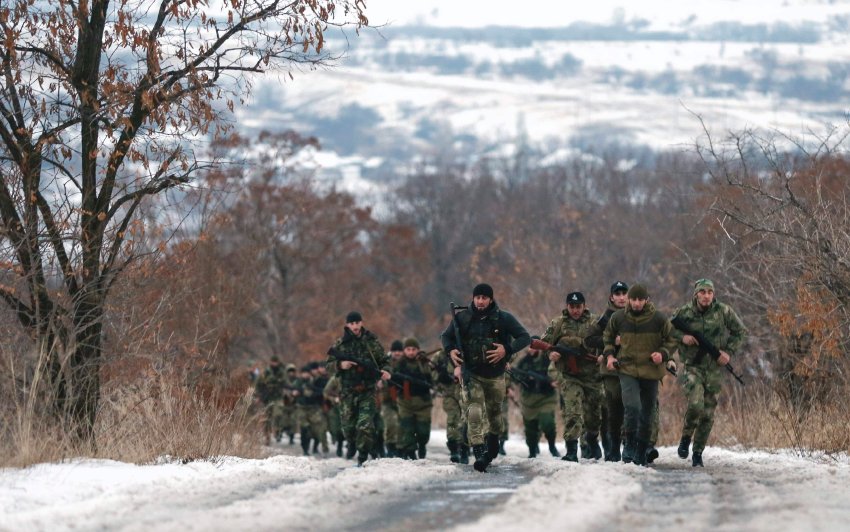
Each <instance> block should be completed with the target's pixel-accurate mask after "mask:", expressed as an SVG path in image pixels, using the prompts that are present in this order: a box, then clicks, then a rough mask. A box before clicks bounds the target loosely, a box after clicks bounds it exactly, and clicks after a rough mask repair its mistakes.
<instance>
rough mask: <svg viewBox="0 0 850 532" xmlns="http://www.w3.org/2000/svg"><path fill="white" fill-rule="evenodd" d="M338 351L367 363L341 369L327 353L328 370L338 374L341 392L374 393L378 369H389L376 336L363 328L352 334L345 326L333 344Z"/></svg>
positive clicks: (387, 358)
mask: <svg viewBox="0 0 850 532" xmlns="http://www.w3.org/2000/svg"><path fill="white" fill-rule="evenodd" d="M333 346H334V347H335V348H336V349H337V350H338V351H340V352H341V353H344V354H346V355H352V356H355V357H357V358H360V359H361V360H364V361H365V362H366V363H367V364H368V365H370V366H371V365H372V364H374V366H373V367H371V368H370V367H367V365H364V364H358V365H357V366H354V367H352V368H350V369H347V370H343V369H342V367H341V366H340V361H338V360H337V359H336V357H334V356H333V355H330V354H329V355H328V361H327V366H328V371H332V372H336V373H337V374H338V375H339V379H340V383H341V385H342V393H343V394H346V393H352V392H356V393H363V392H369V393H375V384H376V383H377V382H378V379H380V378H381V375H380V371H381V370H383V371H390V363H389V357H387V354H386V351H385V350H384V347H383V346H382V345H381V342H379V341H378V337H377V336H375V335H374V334H372V333H371V332H370V331H367V330H366V329H363V330H362V331H361V332H360V336H354V334H352V333H351V330H349V329H348V328H347V327H346V328H345V331H344V332H343V334H342V337H341V338H340V339H338V340H337V341H336V342H335V343H334V345H333Z"/></svg>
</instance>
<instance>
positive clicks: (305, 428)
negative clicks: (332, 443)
mask: <svg viewBox="0 0 850 532" xmlns="http://www.w3.org/2000/svg"><path fill="white" fill-rule="evenodd" d="M298 424H299V425H300V426H301V438H302V440H304V439H307V438H313V439H315V440H317V441H319V442H321V444H322V452H325V453H326V452H328V422H327V419H326V418H325V412H324V410H322V407H321V405H310V406H299V407H298ZM306 444H307V442H303V441H302V443H301V445H302V447H303V446H304V445H306Z"/></svg>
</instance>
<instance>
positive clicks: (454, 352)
mask: <svg viewBox="0 0 850 532" xmlns="http://www.w3.org/2000/svg"><path fill="white" fill-rule="evenodd" d="M449 356H450V357H451V358H452V362H454V363H455V366H460V365H461V364H463V360H462V359H461V358H460V351H459V350H457V349H452V350H451V351H449Z"/></svg>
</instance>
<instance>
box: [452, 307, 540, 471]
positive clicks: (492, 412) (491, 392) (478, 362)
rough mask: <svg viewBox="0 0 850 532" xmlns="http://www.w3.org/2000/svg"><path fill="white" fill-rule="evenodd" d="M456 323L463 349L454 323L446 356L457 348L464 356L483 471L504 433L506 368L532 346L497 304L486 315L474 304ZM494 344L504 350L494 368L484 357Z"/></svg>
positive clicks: (472, 436)
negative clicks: (502, 347) (456, 334)
mask: <svg viewBox="0 0 850 532" xmlns="http://www.w3.org/2000/svg"><path fill="white" fill-rule="evenodd" d="M456 319H457V322H458V323H459V327H460V329H459V333H460V338H461V342H462V345H460V346H458V345H456V340H455V330H454V325H453V324H454V320H453V322H452V323H450V324H449V326H448V327H447V328H446V329H445V330H444V331H443V333H442V335H441V340H442V343H443V350H445V351H446V352H447V353H450V352H451V351H452V350H453V349H456V348H458V349H460V351H461V352H462V353H463V354H464V356H465V360H464V363H463V366H465V367H463V368H462V369H463V370H464V371H465V380H466V381H467V382H464V383H463V391H462V394H463V395H462V397H463V405H464V410H465V411H466V421H467V428H468V434H467V436H468V438H469V443H470V444H472V448H473V452H474V453H475V458H476V460H475V461H476V469H478V470H479V471H483V470H484V469H486V467H487V466H488V465H489V463H490V462H491V461H492V460H493V458H495V457H496V456H497V454H498V451H499V435H500V434H502V432H503V427H502V402H503V401H504V400H505V364H506V363H507V362H508V361H509V360H510V359H511V357H512V356H513V354H514V353H516V352H517V351H520V350H522V349H524V348H525V347H527V346H528V345H529V344H530V343H531V336H530V335H529V334H528V331H526V330H525V328H524V327H523V326H522V325H521V324H520V323H519V321H517V319H516V318H515V317H514V316H513V315H511V314H510V313H508V312H505V311H503V310H500V309H499V307H498V305H497V304H496V302H495V301H492V303H491V304H490V306H489V307H487V308H486V309H484V310H483V311H478V310H477V309H475V306H474V303H472V304H470V308H469V309H466V310H462V311H460V312H459V313H458V315H457V318H456ZM494 343H499V344H502V345H503V346H504V348H505V357H504V358H502V359H501V360H500V361H499V362H497V363H496V364H491V363H489V362H488V361H487V360H486V358H485V357H486V351H488V350H492V349H493V348H494V345H493V344H494ZM485 437H486V438H485ZM485 440H486V447H485ZM485 455H486V456H485ZM479 468H481V469H479Z"/></svg>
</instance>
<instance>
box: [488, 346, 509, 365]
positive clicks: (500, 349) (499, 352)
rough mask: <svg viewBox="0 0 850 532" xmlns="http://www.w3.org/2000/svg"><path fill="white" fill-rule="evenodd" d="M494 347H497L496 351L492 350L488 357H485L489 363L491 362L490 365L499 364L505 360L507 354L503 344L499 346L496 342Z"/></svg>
mask: <svg viewBox="0 0 850 532" xmlns="http://www.w3.org/2000/svg"><path fill="white" fill-rule="evenodd" d="M493 345H495V346H496V347H495V348H494V349H491V350H490V351H487V356H486V357H485V358H486V359H487V362H489V363H490V364H496V363H498V362H499V361H500V360H502V359H503V358H505V355H506V354H507V352H506V351H505V346H503V345H502V344H497V343H495V342H494V343H493Z"/></svg>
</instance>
